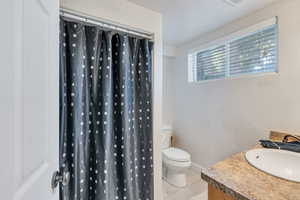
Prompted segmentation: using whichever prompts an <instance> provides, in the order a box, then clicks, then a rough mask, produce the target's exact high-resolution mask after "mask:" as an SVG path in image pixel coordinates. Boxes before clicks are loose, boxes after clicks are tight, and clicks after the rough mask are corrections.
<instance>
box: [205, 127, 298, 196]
mask: <svg viewBox="0 0 300 200" xmlns="http://www.w3.org/2000/svg"><path fill="white" fill-rule="evenodd" d="M284 135H285V134H283V133H279V132H271V134H270V138H271V139H272V140H274V141H277V140H281V139H282V137H283V136H284ZM254 148H262V147H261V146H260V145H257V146H255V147H254ZM245 152H246V151H245ZM245 152H241V153H238V154H236V155H233V156H231V157H229V158H227V159H226V160H223V161H221V162H219V163H217V164H216V165H214V166H212V167H211V168H208V169H204V170H203V171H202V174H201V176H202V179H204V180H205V181H206V182H208V183H209V184H210V185H212V186H214V187H215V188H217V189H219V190H221V191H222V192H224V193H225V194H228V195H230V196H232V197H233V198H235V199H236V200H300V183H296V182H291V181H287V180H284V179H281V178H277V177H274V176H272V175H269V174H267V173H265V172H262V171H260V170H258V169H256V168H254V167H253V166H251V165H250V164H248V162H247V160H246V158H245ZM299 170H300V166H299Z"/></svg>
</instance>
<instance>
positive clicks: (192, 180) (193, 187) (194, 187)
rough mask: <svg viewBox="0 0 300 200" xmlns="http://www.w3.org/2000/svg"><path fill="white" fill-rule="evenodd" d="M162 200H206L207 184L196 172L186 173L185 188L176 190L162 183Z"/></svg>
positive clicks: (164, 182)
mask: <svg viewBox="0 0 300 200" xmlns="http://www.w3.org/2000/svg"><path fill="white" fill-rule="evenodd" d="M163 193H164V200H207V183H206V182H204V181H203V180H202V179H201V175H200V173H198V172H195V171H193V170H191V169H190V170H189V171H188V172H187V186H186V187H185V188H177V187H174V186H172V185H170V184H169V183H167V182H166V181H163Z"/></svg>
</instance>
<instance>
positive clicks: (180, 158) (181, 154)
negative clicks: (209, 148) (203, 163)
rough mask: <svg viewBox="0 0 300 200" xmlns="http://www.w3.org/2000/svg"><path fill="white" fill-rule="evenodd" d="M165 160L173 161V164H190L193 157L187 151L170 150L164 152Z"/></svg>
mask: <svg viewBox="0 0 300 200" xmlns="http://www.w3.org/2000/svg"><path fill="white" fill-rule="evenodd" d="M162 153H163V159H164V160H166V161H169V162H170V161H173V162H190V161H191V155H190V154H189V153H187V152H186V151H183V150H181V149H178V148H174V147H171V148H168V149H165V150H163V152H162Z"/></svg>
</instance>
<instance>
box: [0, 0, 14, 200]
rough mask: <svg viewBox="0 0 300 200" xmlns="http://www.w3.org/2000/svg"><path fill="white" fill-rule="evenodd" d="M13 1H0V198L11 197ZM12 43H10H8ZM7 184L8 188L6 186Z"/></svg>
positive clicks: (12, 177)
mask: <svg viewBox="0 0 300 200" xmlns="http://www.w3.org/2000/svg"><path fill="white" fill-rule="evenodd" d="M15 3H16V2H15V1H11V0H7V1H3V2H1V7H0V22H1V27H2V28H1V37H0V43H1V47H0V60H1V73H0V91H1V93H0V99H1V103H0V121H1V132H0V137H1V140H0V157H1V167H0V177H1V179H0V188H1V189H0V193H1V199H8V200H10V199H12V192H13V189H14V188H13V179H14V176H13V155H14V154H13V151H12V149H13V148H12V144H13V134H14V126H13V125H14V124H13V122H14V115H13V114H14V105H13V102H14V84H13V83H14V59H13V56H14V54H13V53H14V48H13V47H14V46H15V43H14V42H13V41H15V40H14V39H15V38H13V36H14V34H13V33H14V30H15V27H14V20H15V15H14V14H15V13H14V12H12V11H14V10H15ZM12 42H13V43H12ZM8 185H9V187H8Z"/></svg>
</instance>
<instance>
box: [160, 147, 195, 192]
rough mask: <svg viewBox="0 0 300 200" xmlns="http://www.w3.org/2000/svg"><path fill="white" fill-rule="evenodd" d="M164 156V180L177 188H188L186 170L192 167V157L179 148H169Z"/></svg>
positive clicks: (165, 150)
mask: <svg viewBox="0 0 300 200" xmlns="http://www.w3.org/2000/svg"><path fill="white" fill-rule="evenodd" d="M162 155H163V158H162V159H163V178H164V179H165V180H166V181H167V182H168V183H169V184H171V185H174V186H176V187H185V186H186V170H187V169H188V168H189V167H191V164H192V162H191V156H190V154H188V153H187V152H185V151H183V150H181V149H178V148H173V147H171V148H167V149H164V150H163V152H162Z"/></svg>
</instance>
